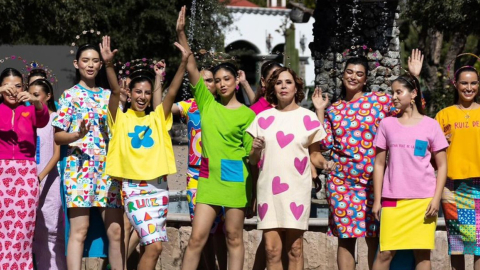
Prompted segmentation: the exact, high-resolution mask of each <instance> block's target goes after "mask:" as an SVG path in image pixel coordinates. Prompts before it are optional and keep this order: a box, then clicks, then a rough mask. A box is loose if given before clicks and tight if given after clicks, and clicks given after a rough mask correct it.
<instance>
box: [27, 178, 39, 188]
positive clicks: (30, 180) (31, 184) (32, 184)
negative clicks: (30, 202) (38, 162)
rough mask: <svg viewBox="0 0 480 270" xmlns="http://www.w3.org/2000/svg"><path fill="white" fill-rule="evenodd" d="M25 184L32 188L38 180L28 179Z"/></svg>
mask: <svg viewBox="0 0 480 270" xmlns="http://www.w3.org/2000/svg"><path fill="white" fill-rule="evenodd" d="M27 182H28V186H29V187H31V188H33V187H34V186H35V184H36V183H37V182H38V180H37V179H35V178H28V180H27Z"/></svg>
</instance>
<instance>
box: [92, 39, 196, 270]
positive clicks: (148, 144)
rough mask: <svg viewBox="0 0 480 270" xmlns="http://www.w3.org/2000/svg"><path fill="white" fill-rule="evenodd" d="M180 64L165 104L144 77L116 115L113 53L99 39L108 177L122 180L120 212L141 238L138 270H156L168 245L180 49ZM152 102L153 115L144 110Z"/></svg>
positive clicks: (107, 42)
mask: <svg viewBox="0 0 480 270" xmlns="http://www.w3.org/2000/svg"><path fill="white" fill-rule="evenodd" d="M175 45H176V46H177V47H178V48H179V49H180V50H181V51H182V62H181V64H180V67H179V68H178V71H177V73H176V74H175V78H174V79H173V81H172V84H171V85H170V90H169V91H168V93H167V95H166V97H165V99H164V100H163V102H162V97H161V95H160V91H158V89H156V90H153V91H152V86H153V82H152V80H151V79H150V78H148V77H147V76H145V75H139V76H136V77H133V78H132V81H131V82H130V86H129V89H130V90H129V93H128V94H129V100H130V103H131V106H130V108H129V109H128V110H127V111H126V112H125V113H124V112H123V111H121V110H120V109H119V106H118V105H119V101H120V86H119V85H118V81H117V76H116V74H115V70H114V68H113V63H112V62H113V57H114V55H115V53H116V52H117V50H114V51H112V50H111V49H110V37H108V36H104V37H103V43H102V44H101V46H100V48H101V52H102V57H103V58H104V60H105V64H106V66H107V77H108V81H109V83H110V84H111V86H112V95H111V98H110V101H109V104H108V123H109V127H110V130H111V132H112V140H111V142H110V148H109V151H108V154H107V157H108V158H109V162H108V164H107V168H106V170H107V173H108V174H109V175H111V176H112V177H118V178H121V179H123V184H122V189H123V190H122V191H123V198H124V206H125V212H126V214H127V216H128V219H129V220H130V223H131V224H132V226H133V227H134V228H135V231H136V232H137V233H138V235H139V236H140V244H141V246H142V254H141V257H140V261H139V263H138V269H152V270H153V269H155V265H156V264H157V261H158V257H159V256H160V253H161V251H162V244H161V243H162V242H165V241H168V238H167V228H166V220H167V213H168V186H167V182H166V180H165V179H166V178H164V177H162V176H164V175H168V174H174V173H176V167H175V157H174V154H173V148H172V141H171V138H170V135H169V134H168V130H169V129H170V128H171V127H172V123H173V122H172V115H171V108H172V104H173V102H174V100H175V96H176V95H177V92H178V89H179V88H180V86H181V83H182V78H183V74H184V73H185V66H186V63H187V59H188V56H189V55H190V52H188V51H186V50H185V49H184V48H183V47H182V46H180V44H178V43H175ZM152 99H153V111H152V113H150V114H148V115H146V114H145V110H146V109H147V108H148V107H149V106H150V105H149V104H150V101H151V100H152Z"/></svg>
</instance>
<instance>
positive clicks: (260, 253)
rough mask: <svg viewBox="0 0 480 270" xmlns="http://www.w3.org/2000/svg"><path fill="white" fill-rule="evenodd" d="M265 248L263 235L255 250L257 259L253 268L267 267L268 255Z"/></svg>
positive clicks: (259, 269)
mask: <svg viewBox="0 0 480 270" xmlns="http://www.w3.org/2000/svg"><path fill="white" fill-rule="evenodd" d="M265 248H266V247H265V237H264V236H262V241H260V244H259V245H258V247H257V251H256V252H255V261H254V262H253V269H252V270H264V269H265V268H266V267H267V265H266V261H267V255H266V253H265V252H266V251H265Z"/></svg>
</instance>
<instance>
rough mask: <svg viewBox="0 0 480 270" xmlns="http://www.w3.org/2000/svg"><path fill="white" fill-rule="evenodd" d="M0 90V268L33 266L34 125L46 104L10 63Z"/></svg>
mask: <svg viewBox="0 0 480 270" xmlns="http://www.w3.org/2000/svg"><path fill="white" fill-rule="evenodd" d="M0 94H1V96H2V101H1V103H0V269H9V270H14V269H18V270H20V269H22V270H24V269H33V264H34V263H33V258H32V257H33V256H32V241H33V234H34V231H35V217H36V212H37V204H38V193H39V192H38V174H37V164H36V163H35V150H36V144H37V128H43V127H45V126H46V125H47V124H48V120H49V116H48V108H47V106H45V105H43V103H42V102H41V101H40V100H39V99H38V98H37V97H35V96H34V95H31V94H30V93H29V92H25V91H24V88H23V81H22V74H21V73H20V72H19V71H18V70H16V69H13V68H7V69H5V70H4V71H3V72H2V73H1V74H0ZM27 105H29V106H27Z"/></svg>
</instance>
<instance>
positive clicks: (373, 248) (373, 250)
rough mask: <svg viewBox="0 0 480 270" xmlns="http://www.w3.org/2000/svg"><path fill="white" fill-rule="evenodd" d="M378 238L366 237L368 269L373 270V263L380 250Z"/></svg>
mask: <svg viewBox="0 0 480 270" xmlns="http://www.w3.org/2000/svg"><path fill="white" fill-rule="evenodd" d="M378 240H379V239H378V237H366V238H365V242H366V243H367V248H368V251H367V252H368V269H373V261H374V260H375V255H376V254H377V250H378V245H379V242H378Z"/></svg>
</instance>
